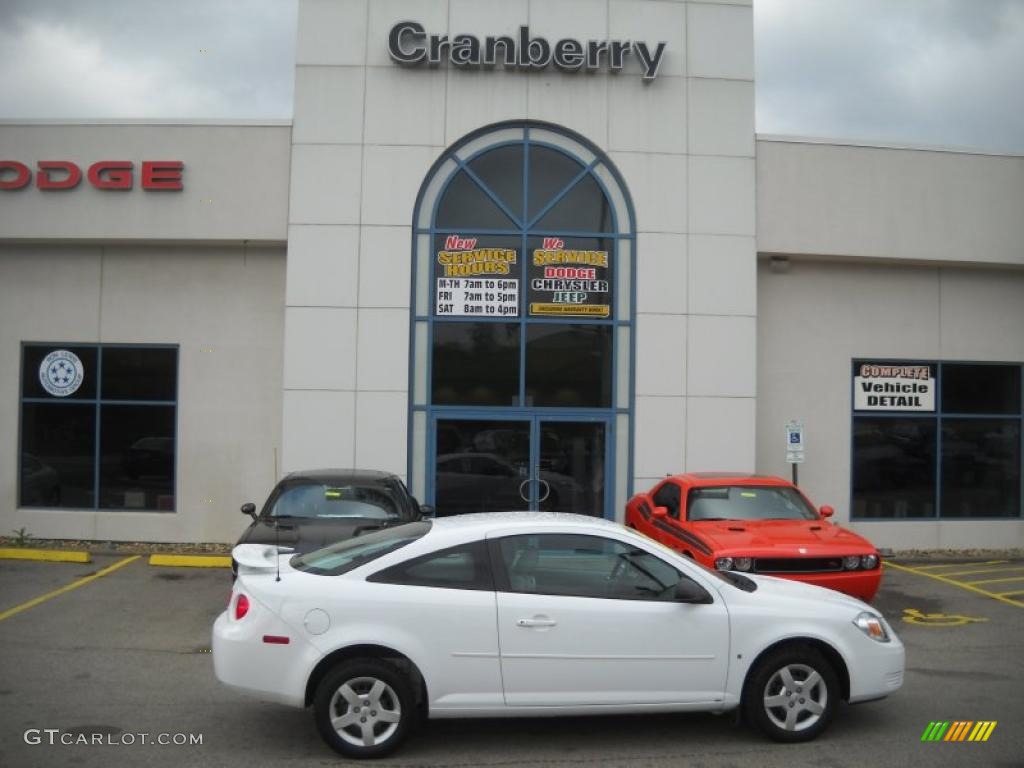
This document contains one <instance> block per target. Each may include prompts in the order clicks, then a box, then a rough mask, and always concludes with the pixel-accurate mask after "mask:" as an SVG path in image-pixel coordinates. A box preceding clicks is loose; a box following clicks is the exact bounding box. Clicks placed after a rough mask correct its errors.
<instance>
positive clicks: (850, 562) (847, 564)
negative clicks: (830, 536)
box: [843, 555, 860, 571]
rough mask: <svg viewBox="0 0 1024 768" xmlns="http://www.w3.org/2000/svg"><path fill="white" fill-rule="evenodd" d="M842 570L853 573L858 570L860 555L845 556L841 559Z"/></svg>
mask: <svg viewBox="0 0 1024 768" xmlns="http://www.w3.org/2000/svg"><path fill="white" fill-rule="evenodd" d="M843 568H845V569H846V570H848V571H855V570H857V569H858V568H860V555H847V556H846V557H844V558H843Z"/></svg>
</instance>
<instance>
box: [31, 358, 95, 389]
mask: <svg viewBox="0 0 1024 768" xmlns="http://www.w3.org/2000/svg"><path fill="white" fill-rule="evenodd" d="M84 378H85V369H84V368H83V367H82V361H81V360H80V359H79V357H78V355H76V354H75V353H74V352H68V351H67V350H66V349H58V350H56V351H54V352H51V353H50V354H48V355H47V356H46V357H44V358H43V362H41V363H40V364H39V383H40V384H42V385H43V389H45V390H46V391H47V392H49V393H50V394H51V395H53V396H54V397H67V396H68V395H73V394H74V393H75V392H77V391H78V388H79V387H80V386H82V380H83V379H84Z"/></svg>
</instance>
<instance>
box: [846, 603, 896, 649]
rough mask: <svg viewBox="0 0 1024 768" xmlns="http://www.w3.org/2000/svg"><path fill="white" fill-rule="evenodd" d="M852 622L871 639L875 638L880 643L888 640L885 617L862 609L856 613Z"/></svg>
mask: <svg viewBox="0 0 1024 768" xmlns="http://www.w3.org/2000/svg"><path fill="white" fill-rule="evenodd" d="M853 623H854V624H856V625H857V629H859V630H860V631H861V632H863V633H864V634H865V635H867V636H868V637H870V638H871V639H872V640H877V641H878V642H880V643H888V642H889V631H888V629H886V626H885V619H883V618H882V617H881V616H876V615H875V614H873V613H869V612H868V611H864V612H862V613H858V614H857V616H856V617H855V618H854V620H853Z"/></svg>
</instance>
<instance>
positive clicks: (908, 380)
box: [853, 362, 935, 412]
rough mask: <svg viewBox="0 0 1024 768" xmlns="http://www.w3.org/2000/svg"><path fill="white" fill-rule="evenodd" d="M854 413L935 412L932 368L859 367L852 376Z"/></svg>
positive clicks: (886, 365)
mask: <svg viewBox="0 0 1024 768" xmlns="http://www.w3.org/2000/svg"><path fill="white" fill-rule="evenodd" d="M853 410H855V411H929V412H931V411H934V410H935V371H934V370H933V367H932V366H931V365H890V364H887V363H865V362H860V363H857V364H856V365H855V366H854V376H853Z"/></svg>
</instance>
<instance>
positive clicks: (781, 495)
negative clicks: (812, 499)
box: [686, 485, 818, 521]
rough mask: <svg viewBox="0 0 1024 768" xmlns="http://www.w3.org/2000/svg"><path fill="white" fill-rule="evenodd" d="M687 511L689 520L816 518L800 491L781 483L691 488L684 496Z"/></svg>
mask: <svg viewBox="0 0 1024 768" xmlns="http://www.w3.org/2000/svg"><path fill="white" fill-rule="evenodd" d="M686 513H687V519H688V520H691V521H696V520H817V519H818V515H817V514H816V513H815V511H814V510H813V509H812V508H811V506H810V505H809V504H808V503H807V502H806V501H805V500H804V497H803V496H801V495H800V493H799V491H797V490H796V489H794V488H786V487H784V486H752V485H722V486H715V487H711V488H693V489H691V490H690V494H689V497H688V499H687V510H686Z"/></svg>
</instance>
